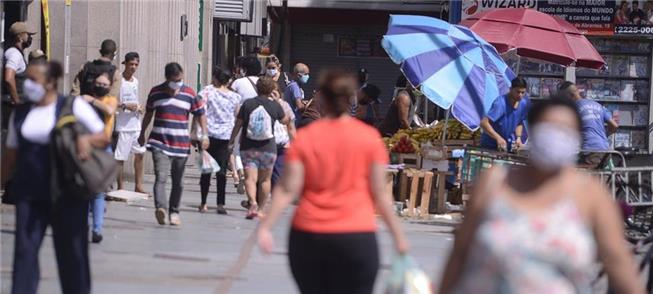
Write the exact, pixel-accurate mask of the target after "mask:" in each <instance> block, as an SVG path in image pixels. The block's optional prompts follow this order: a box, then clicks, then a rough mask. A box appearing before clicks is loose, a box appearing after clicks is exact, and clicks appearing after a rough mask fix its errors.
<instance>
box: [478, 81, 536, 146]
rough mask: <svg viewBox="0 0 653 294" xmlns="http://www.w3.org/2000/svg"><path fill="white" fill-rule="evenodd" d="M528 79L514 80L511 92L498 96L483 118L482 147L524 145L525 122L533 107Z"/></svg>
mask: <svg viewBox="0 0 653 294" xmlns="http://www.w3.org/2000/svg"><path fill="white" fill-rule="evenodd" d="M527 88H528V84H527V83H526V80H524V79H523V78H521V77H517V78H515V79H513V80H512V82H511V86H510V92H509V93H508V94H506V95H503V96H500V97H498V98H497V99H496V100H495V101H494V103H493V104H492V106H491V107H490V111H488V113H487V116H486V117H485V118H483V119H482V120H481V128H482V129H483V134H482V135H481V147H483V148H486V149H490V150H499V151H511V150H513V149H519V148H521V147H522V145H523V142H522V137H523V135H524V133H523V131H524V122H525V121H526V116H527V115H528V110H529V108H530V107H531V102H530V100H529V99H528V97H527V94H526V89H527Z"/></svg>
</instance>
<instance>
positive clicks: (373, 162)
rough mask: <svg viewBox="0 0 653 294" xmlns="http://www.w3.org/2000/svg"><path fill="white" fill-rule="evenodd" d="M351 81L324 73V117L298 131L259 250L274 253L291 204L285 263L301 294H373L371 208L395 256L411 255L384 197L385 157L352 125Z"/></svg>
mask: <svg viewBox="0 0 653 294" xmlns="http://www.w3.org/2000/svg"><path fill="white" fill-rule="evenodd" d="M355 91H356V80H355V79H354V77H353V76H352V75H350V74H347V73H345V72H344V71H340V70H335V71H328V72H326V73H325V74H324V75H323V76H322V79H321V81H320V91H319V92H320V97H319V98H318V102H319V103H320V104H321V107H322V108H323V109H324V110H325V113H326V117H324V118H323V119H321V120H318V121H316V122H314V123H312V124H311V125H309V126H307V127H305V128H303V129H302V130H300V131H298V133H297V136H296V138H295V140H294V141H293V142H291V146H290V148H289V149H288V151H287V155H286V163H285V164H286V167H285V170H284V174H283V176H282V179H281V182H280V184H279V185H278V186H277V187H275V189H274V191H273V201H272V206H271V209H270V212H269V214H268V217H266V218H264V219H263V221H262V223H261V225H260V227H259V231H258V242H259V246H260V247H261V248H262V249H263V251H265V252H267V253H269V252H271V251H272V248H273V239H272V234H271V232H270V228H271V227H272V226H273V225H274V223H275V222H276V221H277V219H278V218H279V216H280V215H281V213H282V212H283V211H284V209H285V208H286V207H287V206H288V205H290V203H291V202H292V201H293V200H294V198H295V197H297V196H300V195H301V197H300V199H299V204H298V207H297V209H296V211H295V215H294V217H293V221H292V226H291V231H290V240H289V249H288V256H289V260H290V267H291V270H292V273H293V277H294V278H295V281H296V282H297V285H298V287H299V290H300V291H301V292H302V293H372V291H373V287H374V280H375V278H376V273H377V271H378V268H379V256H378V255H379V253H378V246H377V242H376V216H375V210H374V209H375V206H376V209H377V211H378V213H379V214H380V215H381V217H382V219H383V220H384V221H385V223H386V224H387V226H388V228H389V230H390V232H391V234H392V236H393V239H394V243H395V247H396V250H397V252H398V253H399V254H404V253H405V252H406V251H407V250H408V244H407V242H406V240H405V238H404V235H403V233H402V230H401V227H400V224H399V221H398V220H397V218H396V217H395V216H394V210H393V208H392V199H391V195H390V194H388V193H386V191H385V189H384V179H385V167H386V165H387V163H388V156H387V152H386V150H385V147H384V146H383V143H382V140H381V137H380V135H379V133H378V131H376V129H374V128H372V127H370V126H368V125H366V124H365V123H363V122H360V121H358V120H356V119H354V118H352V117H350V116H349V115H348V114H347V112H348V109H349V104H348V101H349V98H350V97H352V95H354V94H355Z"/></svg>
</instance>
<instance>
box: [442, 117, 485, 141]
mask: <svg viewBox="0 0 653 294" xmlns="http://www.w3.org/2000/svg"><path fill="white" fill-rule="evenodd" d="M444 128H445V123H444V122H440V123H438V124H436V125H435V126H434V127H433V128H432V130H433V132H434V133H435V134H434V136H435V139H436V140H437V139H440V140H442V134H443V132H444ZM446 128H447V138H446V139H447V140H477V139H480V137H481V131H480V130H477V131H476V132H472V131H470V130H469V129H467V127H465V126H464V125H463V124H461V123H460V122H458V121H457V120H454V119H452V120H449V121H448V122H447V123H446Z"/></svg>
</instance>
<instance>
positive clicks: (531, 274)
mask: <svg viewBox="0 0 653 294" xmlns="http://www.w3.org/2000/svg"><path fill="white" fill-rule="evenodd" d="M596 251H597V249H596V243H595V241H594V236H593V234H592V231H591V229H590V227H588V225H587V224H586V223H585V222H584V220H583V218H582V217H581V215H580V213H579V210H578V207H577V206H576V203H575V202H574V199H573V198H572V197H567V198H564V199H563V200H561V201H558V202H556V203H555V204H554V205H553V206H551V208H549V209H546V210H542V211H540V212H537V213H526V212H522V211H520V210H518V209H516V208H515V207H513V206H512V204H511V203H510V202H508V201H507V200H506V199H505V198H503V197H495V198H494V199H492V201H491V203H490V204H489V206H488V209H487V210H486V214H485V216H484V218H483V220H482V221H481V224H480V225H479V228H478V230H477V232H476V235H475V238H474V241H473V244H472V245H471V249H470V255H469V256H468V259H467V263H466V265H465V267H464V271H463V274H462V276H461V279H460V280H459V283H458V285H457V288H456V293H557V294H558V293H591V292H592V291H591V281H592V275H591V273H592V271H591V269H592V266H593V264H594V261H595V260H596V256H597V255H596Z"/></svg>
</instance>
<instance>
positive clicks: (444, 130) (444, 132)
mask: <svg viewBox="0 0 653 294" xmlns="http://www.w3.org/2000/svg"><path fill="white" fill-rule="evenodd" d="M448 126H449V109H447V111H446V112H445V113H444V126H442V146H444V142H445V141H446V140H447V127H448Z"/></svg>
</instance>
